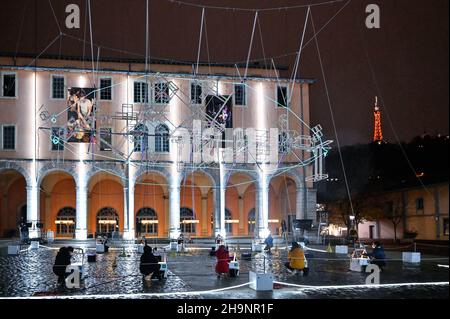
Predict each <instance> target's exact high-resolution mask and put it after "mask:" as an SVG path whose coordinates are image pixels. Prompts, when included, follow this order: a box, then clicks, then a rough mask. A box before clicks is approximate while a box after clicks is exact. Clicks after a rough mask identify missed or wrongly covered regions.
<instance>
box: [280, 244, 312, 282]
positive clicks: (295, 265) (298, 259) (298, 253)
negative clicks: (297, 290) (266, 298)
mask: <svg viewBox="0 0 450 319" xmlns="http://www.w3.org/2000/svg"><path fill="white" fill-rule="evenodd" d="M288 260H289V262H287V263H285V266H286V268H287V269H288V270H289V271H296V270H300V271H303V275H304V276H307V275H308V272H309V269H308V268H306V267H305V253H304V251H303V249H302V248H301V247H300V245H299V244H298V243H297V242H295V241H294V242H293V243H292V248H291V250H290V251H289V253H288Z"/></svg>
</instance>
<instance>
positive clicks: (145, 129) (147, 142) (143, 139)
mask: <svg viewBox="0 0 450 319" xmlns="http://www.w3.org/2000/svg"><path fill="white" fill-rule="evenodd" d="M137 127H143V128H144V132H145V133H147V136H143V138H142V139H141V140H140V141H139V143H136V141H137V138H138V137H139V136H133V152H134V153H138V152H139V153H140V152H142V150H143V149H145V150H147V151H149V141H150V139H149V135H148V134H149V132H150V130H149V128H148V126H147V125H146V124H144V123H139V124H138V125H136V126H135V127H134V128H133V130H136V128H137ZM144 143H145V144H144ZM138 145H139V149H138V148H137V146H138ZM143 145H145V146H146V147H145V148H143V147H142V146H143Z"/></svg>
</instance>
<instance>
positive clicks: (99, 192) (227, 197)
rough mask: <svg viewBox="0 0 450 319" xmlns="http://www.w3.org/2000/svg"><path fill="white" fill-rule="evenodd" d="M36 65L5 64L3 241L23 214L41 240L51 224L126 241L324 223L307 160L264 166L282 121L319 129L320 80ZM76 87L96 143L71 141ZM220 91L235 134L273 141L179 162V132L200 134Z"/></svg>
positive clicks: (284, 153)
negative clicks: (315, 122) (316, 100)
mask: <svg viewBox="0 0 450 319" xmlns="http://www.w3.org/2000/svg"><path fill="white" fill-rule="evenodd" d="M34 62H36V61H33V60H32V59H29V58H26V57H22V58H12V57H0V65H1V69H0V76H1V79H0V80H1V83H2V90H1V92H0V93H1V94H0V108H1V109H2V112H1V113H0V128H1V133H0V141H1V145H0V194H1V196H0V236H2V237H8V236H12V235H14V234H15V233H16V234H17V232H16V231H17V226H18V224H19V221H20V220H21V217H23V218H24V219H26V220H27V221H28V223H31V234H32V236H37V235H38V229H39V228H40V227H39V226H42V227H41V229H42V230H43V231H44V232H45V231H48V230H52V231H53V232H54V233H55V237H57V238H58V237H67V238H76V239H85V238H89V237H91V236H95V234H99V233H111V232H113V231H115V232H119V233H121V234H122V235H123V236H124V238H135V237H136V236H139V235H145V236H146V237H158V238H169V237H170V238H176V237H177V236H178V235H179V234H180V232H181V233H183V234H184V235H185V236H189V237H212V236H215V235H216V234H218V233H220V234H222V235H225V236H251V237H253V236H264V235H265V234H267V232H268V231H269V230H270V231H271V232H272V234H279V233H280V227H281V224H282V222H283V221H285V222H286V225H287V227H290V225H291V222H292V220H293V219H313V220H315V203H316V193H315V190H314V188H313V184H312V182H311V181H308V180H307V179H306V178H305V177H306V176H310V175H311V174H313V172H312V167H311V166H299V165H298V163H299V161H303V160H305V159H307V157H308V154H306V153H305V152H304V151H299V150H293V151H292V150H291V151H288V150H286V149H285V148H288V147H289V145H288V144H286V143H276V145H277V146H278V147H279V149H278V151H279V154H277V160H278V163H277V165H278V168H285V169H284V170H281V171H280V170H279V169H278V170H277V173H276V174H271V173H267V172H265V171H264V169H262V170H261V167H264V161H261V160H260V159H259V158H258V156H260V150H259V148H261V147H265V148H266V149H267V145H268V144H267V143H266V142H267V141H268V140H269V139H270V138H272V141H273V138H274V137H273V136H272V137H270V136H271V135H270V134H269V133H268V132H269V131H270V129H271V128H278V129H280V124H279V119H280V118H283V121H284V122H283V123H289V128H290V130H294V131H297V132H299V134H302V135H308V134H310V133H309V131H308V130H307V129H306V128H305V127H304V125H303V124H302V123H301V122H299V121H298V118H301V119H302V121H303V122H304V124H305V123H306V124H309V89H310V85H311V84H312V83H313V81H312V80H298V81H295V82H294V83H292V82H291V81H289V80H284V79H279V78H278V76H277V75H278V74H277V72H274V71H267V70H265V69H258V68H249V70H248V77H247V78H246V79H245V81H242V79H241V78H240V74H243V73H244V70H243V69H239V68H236V67H229V66H213V67H211V68H210V67H208V66H200V68H199V72H198V74H196V75H195V76H194V75H193V74H192V65H174V64H158V63H155V64H152V65H151V68H150V69H151V72H149V73H146V72H144V70H145V68H144V64H143V63H142V62H141V61H123V60H122V61H99V62H98V65H96V69H95V71H93V70H89V69H87V68H88V67H89V66H90V62H86V61H80V60H69V59H53V58H51V57H46V58H44V57H41V58H40V59H39V60H38V61H37V62H36V65H35V63H34ZM73 88H77V89H78V90H80V89H82V90H83V92H84V94H86V95H88V96H89V95H90V97H91V98H93V97H95V103H94V104H95V106H94V108H93V109H92V110H91V114H90V116H92V117H93V118H94V119H95V123H94V124H92V123H91V126H92V127H93V128H91V131H92V132H95V133H93V135H92V136H89V137H88V138H87V140H86V139H84V137H83V138H81V136H78V135H79V134H78V133H76V132H75V134H72V135H71V136H68V130H69V128H68V126H70V125H72V124H73V122H71V121H70V118H69V117H70V114H69V116H68V111H70V107H68V102H69V101H68V100H69V99H70V97H71V95H70V94H71V93H70V92H73ZM89 88H91V89H94V91H95V93H91V92H92V90H90V89H89ZM71 90H72V91H71ZM165 93H167V94H165ZM91 94H92V95H91ZM94 94H95V95H94ZM211 96H221V97H226V99H227V105H228V106H229V108H230V110H229V111H230V113H231V114H232V117H231V118H228V119H227V120H228V124H229V125H230V127H232V128H234V129H236V128H242V129H244V131H245V132H247V131H246V129H247V128H253V129H255V130H256V131H259V132H266V133H263V135H261V136H263V137H264V139H265V140H264V141H263V142H261V140H260V139H259V138H257V139H256V141H255V143H254V144H251V145H254V146H253V147H254V148H255V150H256V151H255V152H254V153H252V152H250V151H249V150H248V148H249V147H251V146H249V145H250V144H245V143H244V146H243V147H242V148H241V149H240V150H238V151H236V145H232V147H234V150H235V151H234V152H233V153H232V155H231V157H229V158H228V159H226V160H223V161H220V162H219V163H218V164H217V163H206V164H205V163H204V161H203V160H200V161H199V163H197V164H196V165H192V163H190V162H189V160H183V161H180V160H179V157H180V156H181V155H180V154H184V155H185V158H190V156H191V154H193V152H192V147H195V145H194V146H189V147H186V145H185V147H184V148H183V147H180V145H179V144H180V143H179V140H180V139H179V138H177V132H178V131H180V130H181V128H183V129H184V130H185V131H186V130H187V131H188V132H192V131H193V129H192V127H193V124H192V123H193V120H195V119H197V120H201V121H202V123H205V119H204V118H205V109H206V114H207V112H208V110H207V109H208V107H207V104H208V98H210V99H211ZM288 108H289V110H290V112H287V109H288ZM231 110H232V111H231ZM72 111H74V112H77V110H72ZM81 112H82V113H83V112H86V110H85V111H81ZM283 116H284V117H283ZM68 123H69V124H68ZM202 125H203V124H202ZM72 133H73V132H72ZM245 134H246V133H245ZM245 134H244V135H245ZM81 135H82V134H81ZM256 135H257V136H259V135H258V134H256ZM84 136H86V135H84ZM285 137H286V136H285V135H284V133H280V134H279V135H278V136H275V141H276V142H277V141H282V140H283V138H285ZM77 139H78V140H77ZM244 140H245V138H244ZM283 145H284V146H283ZM286 145H287V146H286ZM217 154H219V153H217ZM251 154H255V156H256V157H257V158H253V155H251ZM250 157H252V158H250ZM291 167H292V168H291Z"/></svg>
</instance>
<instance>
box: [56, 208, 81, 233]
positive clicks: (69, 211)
mask: <svg viewBox="0 0 450 319" xmlns="http://www.w3.org/2000/svg"><path fill="white" fill-rule="evenodd" d="M55 224H56V233H55V235H56V237H69V238H73V237H74V235H75V226H76V210H75V208H73V207H69V206H66V207H63V208H61V209H60V210H59V212H58V214H57V215H56V221H55Z"/></svg>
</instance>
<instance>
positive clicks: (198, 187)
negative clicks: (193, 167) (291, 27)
mask: <svg viewBox="0 0 450 319" xmlns="http://www.w3.org/2000/svg"><path fill="white" fill-rule="evenodd" d="M180 186H181V193H180V207H185V208H189V209H190V210H191V211H192V212H193V214H194V218H193V219H192V220H193V221H192V222H189V223H191V224H192V225H193V227H191V226H186V225H183V224H180V227H181V228H182V229H183V227H184V228H191V229H193V230H194V231H193V232H192V236H197V237H208V236H213V234H214V231H213V230H212V229H211V215H210V214H211V212H214V209H215V207H214V191H213V187H214V180H213V179H212V177H211V176H210V175H208V174H207V173H205V172H203V171H195V172H190V173H188V174H186V176H185V178H184V179H183V180H182V181H181V185H180ZM181 221H182V216H181V215H180V222H181Z"/></svg>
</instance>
